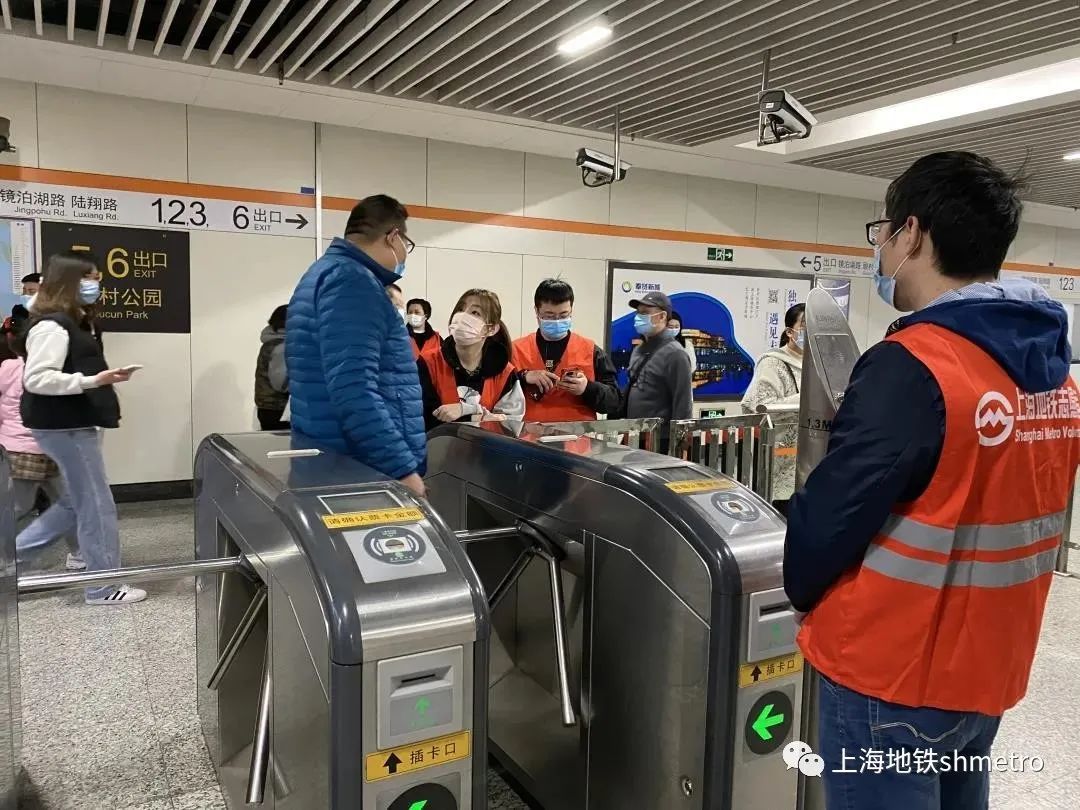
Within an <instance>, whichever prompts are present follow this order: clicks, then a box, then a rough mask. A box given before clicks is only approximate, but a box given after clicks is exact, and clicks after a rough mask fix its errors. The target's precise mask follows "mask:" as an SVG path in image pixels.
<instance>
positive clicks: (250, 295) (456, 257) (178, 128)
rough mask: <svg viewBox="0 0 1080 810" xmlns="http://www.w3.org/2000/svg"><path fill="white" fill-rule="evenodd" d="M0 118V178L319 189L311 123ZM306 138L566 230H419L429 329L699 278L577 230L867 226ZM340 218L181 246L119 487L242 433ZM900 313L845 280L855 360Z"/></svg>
mask: <svg viewBox="0 0 1080 810" xmlns="http://www.w3.org/2000/svg"><path fill="white" fill-rule="evenodd" d="M0 110H2V112H3V114H4V115H5V116H6V117H10V118H12V119H13V133H12V134H13V140H14V141H15V143H16V144H17V145H18V146H19V150H20V151H19V152H18V153H17V154H16V155H13V156H12V155H8V156H3V157H0V162H8V163H10V162H12V160H15V161H17V162H18V163H21V164H24V165H30V166H40V167H43V168H58V169H72V170H79V171H88V172H98V173H103V174H117V175H127V176H136V177H148V178H161V179H169V180H187V181H191V182H200V183H209V184H221V185H233V186H241V187H251V188H258V189H270V190H278V191H286V192H296V191H298V190H299V188H300V186H310V185H314V184H315V176H316V166H315V154H316V135H315V132H316V127H315V126H314V125H313V124H306V123H303V122H296V121H287V120H283V119H278V118H264V117H259V116H252V115H246V114H244V115H241V114H237V113H232V112H227V111H212V110H208V109H200V108H194V107H191V108H186V107H184V106H181V105H171V104H166V103H160V102H150V101H140V100H134V99H127V98H121V97H117V96H104V95H100V94H94V93H89V92H82V91H79V92H77V91H71V90H63V89H59V88H55V87H44V86H40V87H35V86H34V85H28V84H19V83H14V82H7V81H0ZM319 129H320V131H321V135H320V138H321V153H320V154H321V177H322V182H323V193H324V195H326V196H327V197H341V198H348V199H356V198H359V197H362V196H366V195H368V194H372V193H377V192H384V193H388V194H391V195H392V196H395V197H397V198H398V199H400V200H401V201H402V202H404V203H406V204H407V205H411V206H413V207H414V210H415V209H416V207H418V206H425V205H426V206H432V207H439V208H450V209H459V210H464V211H470V212H488V213H495V214H513V215H524V216H527V217H533V218H542V219H549V220H564V221H566V222H568V223H571V224H570V225H568V226H566V227H557V228H555V229H553V230H541V229H536V228H523V227H511V226H509V225H508V224H506V223H503V224H500V225H488V224H463V223H454V222H443V221H434V220H425V219H422V218H419V217H414V218H413V219H412V220H411V221H410V223H409V233H410V235H411V236H412V237H413V238H414V239H415V240H416V241H417V242H418V243H419V247H418V248H417V249H416V251H415V252H414V253H413V254H412V255H411V256H410V257H409V260H408V264H407V272H406V275H405V277H404V279H403V280H402V283H401V286H402V287H403V289H404V291H405V294H406V296H407V297H414V296H422V297H426V298H428V299H429V300H430V301H431V302H432V305H433V307H434V316H433V324H434V325H435V327H436V328H438V329H440V330H445V327H446V322H447V320H448V319H449V315H450V310H451V308H452V307H453V305H454V303H455V302H456V301H457V299H458V297H459V295H460V294H461V293H462V292H463V291H464V290H465V289H467V288H470V287H486V288H489V289H492V290H495V291H496V292H497V293H498V294H499V296H500V298H501V300H502V304H503V318H504V321H505V322H506V324H507V328H508V329H509V330H510V331H511V332H512V333H513V336H515V337H516V336H518V335H519V334H521V333H525V332H529V331H531V330H532V329H534V328H535V318H534V313H533V305H532V293H533V290H534V289H535V287H536V285H537V284H538V283H539V282H540V281H541V280H542V279H544V278H546V277H549V276H556V277H562V278H565V279H566V280H567V281H569V282H570V283H571V284H572V285H573V286H574V289H575V291H576V297H577V301H576V306H575V318H574V320H575V330H576V331H578V332H580V333H582V334H584V335H587V336H589V337H591V338H593V339H594V340H597V341H602V340H603V336H604V322H605V311H606V302H607V299H608V295H607V291H606V285H607V278H606V276H607V273H606V269H607V260H609V259H621V260H628V261H640V262H655V263H665V264H696V265H702V264H704V263H705V246H704V245H702V244H700V243H694V242H681V241H677V240H676V241H670V242H669V241H661V240H656V239H646V238H639V237H638V236H633V237H630V238H626V237H623V238H616V237H612V236H609V235H603V234H597V233H593V232H590V231H591V229H590V226H589V224H590V223H598V224H611V225H629V226H638V227H645V228H659V229H669V230H675V231H682V230H688V231H694V232H701V233H716V234H726V235H746V236H758V237H764V238H771V239H783V240H789V241H797V242H808V243H824V244H833V245H852V246H859V247H862V246H863V245H864V236H863V223H865V222H866V221H868V220H870V219H873V218H875V217H876V216H877V212H878V211H879V210H880V204H877V203H874V202H873V201H869V200H856V199H849V198H841V197H835V196H830V195H819V194H812V193H808V192H803V191H793V190H789V189H781V188H774V187H769V186H755V185H752V184H747V183H737V182H731V181H724V180H715V179H709V178H699V177H687V176H683V175H676V174H670V173H665V172H656V171H647V170H640V169H634V170H633V171H632V172H631V174H630V179H629V181H628V182H626V183H623V184H618V185H615V186H613V187H605V188H598V189H586V188H584V187H582V185H581V178H580V172H579V170H578V169H577V168H576V167H575V166H574V165H573V162H572V161H571V160H570V159H569V157H568V158H566V159H559V158H552V157H544V156H538V155H524V154H522V153H520V152H510V151H505V150H497V149H482V148H478V147H473V146H464V145H460V144H454V143H447V142H443V141H438V140H427V139H424V138H419V137H407V136H401V135H390V134H385V133H379V132H370V131H365V130H360V129H350V128H346V127H336V126H321V127H320V128H319ZM347 215H348V212H347V211H341V210H334V209H327V210H325V211H324V214H323V219H322V225H323V237H324V245H323V246H320V247H319V248H318V250H317V249H316V245H315V240H313V239H300V238H290V237H269V236H254V235H236V234H226V233H193V234H192V236H191V259H192V262H191V264H192V271H191V273H192V334H191V336H190V337H189V336H186V335H179V336H178V335H153V336H144V335H111V336H109V337H108V339H107V349H108V352H109V354H110V359H111V360H112V361H113V362H115V363H127V362H131V363H136V362H137V363H142V364H144V365H145V366H146V369H145V371H144V372H141V373H140V376H139V377H137V378H136V380H135V381H134V382H133V383H132V384H131V386H130V388H126V389H125V391H124V402H123V405H124V412H125V420H124V428H123V429H122V430H121V431H118V432H116V433H115V434H113V435H112V436H110V439H109V443H108V445H107V453H108V460H109V467H110V475H111V476H112V478H113V480H114V481H117V482H120V483H127V482H135V481H153V480H170V479H177V478H186V477H189V476H190V474H191V448H192V445H193V443H194V444H197V443H198V441H199V440H201V438H202V437H203V436H204V435H205V434H207V433H209V432H217V431H230V430H246V429H248V428H250V427H251V426H252V425H253V424H254V421H253V420H254V404H253V402H252V375H253V373H254V363H255V355H256V353H257V351H258V346H259V344H258V335H259V331H260V330H261V329H262V326H263V325H264V323H265V321H266V318H267V316H268V315H269V314H270V311H271V310H272V309H273V308H274V306H276V305H277V304H279V303H283V302H285V301H286V300H287V299H288V297H289V295H290V293H291V290H292V287H293V285H294V284H295V281H296V279H297V278H298V277H299V275H300V274H301V273H302V272H303V271H304V269H306V267H307V266H308V265H309V264H310V262H311V261H312V259H313V258H314V257H315V255H316V253H317V252H321V250H322V249H323V248H324V247H325V244H326V243H328V242H329V240H330V238H331V237H333V236H336V235H340V234H341V233H342V231H343V229H344V226H345V221H346V218H347ZM575 223H576V224H575ZM1010 258H1012V259H1015V260H1016V261H1022V262H1029V263H1034V264H1046V263H1049V262H1055V263H1057V264H1059V265H1066V266H1071V267H1080V231H1064V230H1060V229H1058V230H1055V229H1051V228H1044V227H1040V226H1032V225H1025V226H1023V227H1022V228H1021V233H1020V236H1019V237H1018V239H1017V242H1016V245H1015V246H1014V249H1013V251H1012V252H1011V255H1010ZM717 271H718V272H721V271H720V270H717ZM895 315H896V313H895V312H893V311H892V310H890V309H889V308H888V307H886V306H885V305H884V304H883V303H881V302H880V300H879V299H878V298H877V296H876V294H875V293H874V291H873V285H872V284H871V283H870V282H869V281H868V280H865V279H856V280H854V281H853V283H852V304H851V315H850V320H851V325H852V329H853V331H854V332H855V335H856V337H857V338H858V340H859V342H860V344H861V345H862V346H863V347H864V348H866V347H867V346H869V345H871V344H872V343H874V342H876V341H877V340H879V339H880V338H881V337H882V335H883V334H884V332H885V329H886V328H887V327H888V325H889V323H890V322H891V321H892V320H893V318H894V317H895Z"/></svg>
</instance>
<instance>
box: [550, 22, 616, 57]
mask: <svg viewBox="0 0 1080 810" xmlns="http://www.w3.org/2000/svg"><path fill="white" fill-rule="evenodd" d="M608 39H611V28H610V26H607V25H604V24H603V23H596V24H595V25H593V26H592V27H590V28H586V29H585V30H584V31H580V32H578V33H576V34H574V35H573V36H572V37H567V38H566V39H564V40H563V41H562V42H560V43H559V53H564V54H566V55H567V56H576V55H577V54H579V53H583V52H584V51H587V50H589V48H593V47H595V46H597V45H599V44H600V43H601V42H605V41H606V40H608Z"/></svg>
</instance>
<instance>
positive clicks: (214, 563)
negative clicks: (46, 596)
mask: <svg viewBox="0 0 1080 810" xmlns="http://www.w3.org/2000/svg"><path fill="white" fill-rule="evenodd" d="M249 571H250V568H249V567H248V564H247V560H245V559H244V558H243V557H242V556H240V557H221V558H219V559H215V560H192V561H190V562H181V563H162V564H159V565H141V566H135V567H132V568H111V569H109V570H107V571H79V572H78V573H74V574H28V575H27V576H23V577H19V596H26V595H27V594H32V593H49V592H51V591H63V590H69V589H71V588H86V587H90V586H100V585H111V584H119V583H121V582H155V581H157V580H162V579H182V578H183V577H197V576H203V575H205V574H233V573H247V572H249Z"/></svg>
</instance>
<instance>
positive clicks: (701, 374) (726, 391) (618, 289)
mask: <svg viewBox="0 0 1080 810" xmlns="http://www.w3.org/2000/svg"><path fill="white" fill-rule="evenodd" d="M608 275H609V283H610V288H609V289H610V290H611V301H610V306H611V310H610V318H609V321H610V323H609V331H608V351H609V352H610V353H611V359H612V362H613V363H614V364H615V369H616V371H617V372H618V375H619V383H620V384H621V385H624V386H625V385H626V384H627V382H628V373H627V370H626V369H627V367H628V366H629V364H630V354H631V352H632V351H633V349H634V346H636V345H637V344H638V343H639V342H640V340H641V339H640V337H639V336H638V335H637V333H635V331H634V312H633V311H632V310H631V309H630V302H631V301H633V300H636V299H638V298H640V297H641V296H643V295H645V294H646V293H648V292H653V291H658V292H662V293H664V294H665V295H667V296H669V297H670V298H671V302H672V306H673V307H674V308H675V310H676V311H677V312H678V314H679V316H680V317H681V322H682V325H683V339H684V340H685V341H686V344H687V346H688V347H691V348H692V350H693V352H694V355H695V358H696V361H697V370H696V371H695V372H694V399H695V400H698V401H706V400H718V399H738V398H740V397H742V395H743V393H744V392H745V391H746V388H747V386H748V385H749V384H750V380H751V378H752V377H753V375H754V364H755V363H756V362H757V359H758V358H759V357H761V355H763V354H764V353H765V352H766V351H768V350H769V349H773V348H776V347H777V346H779V345H780V336H781V335H782V334H783V332H784V313H785V312H787V310H788V308H789V307H791V306H793V305H794V304H796V303H799V302H802V301H805V300H806V296H807V294H808V293H809V292H810V287H811V284H812V283H813V279H812V277H810V276H809V275H807V276H803V275H798V274H794V273H792V274H787V273H775V272H773V273H761V272H755V271H750V270H727V269H725V270H723V271H720V270H708V269H696V268H692V267H675V266H655V265H640V264H631V263H625V262H612V263H611V264H610V265H609V273H608Z"/></svg>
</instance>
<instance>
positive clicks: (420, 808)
mask: <svg viewBox="0 0 1080 810" xmlns="http://www.w3.org/2000/svg"><path fill="white" fill-rule="evenodd" d="M425 807H427V799H421V800H420V801H418V802H413V803H412V804H410V805H409V810H424V808H425Z"/></svg>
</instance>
